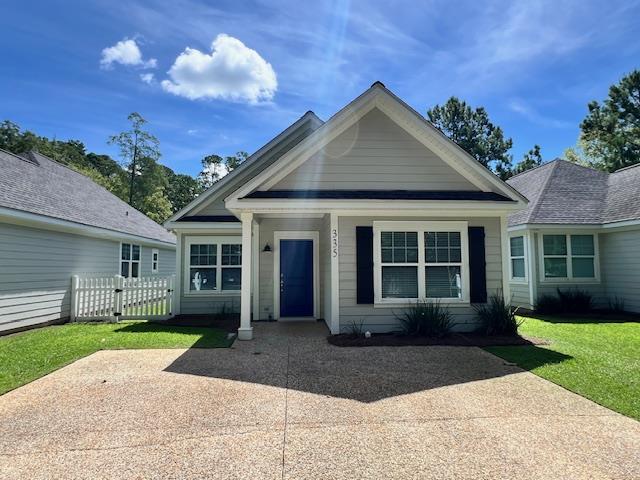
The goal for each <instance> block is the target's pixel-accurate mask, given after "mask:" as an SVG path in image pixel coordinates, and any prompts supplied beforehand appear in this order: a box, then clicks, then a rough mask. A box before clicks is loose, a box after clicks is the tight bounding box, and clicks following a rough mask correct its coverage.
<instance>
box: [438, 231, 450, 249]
mask: <svg viewBox="0 0 640 480" xmlns="http://www.w3.org/2000/svg"><path fill="white" fill-rule="evenodd" d="M436 245H437V246H438V247H448V246H449V234H448V233H447V232H436Z"/></svg>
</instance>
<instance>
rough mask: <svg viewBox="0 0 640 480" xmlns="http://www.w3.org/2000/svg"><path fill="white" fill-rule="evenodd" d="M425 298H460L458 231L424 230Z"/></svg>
mask: <svg viewBox="0 0 640 480" xmlns="http://www.w3.org/2000/svg"><path fill="white" fill-rule="evenodd" d="M424 246H425V285H426V296H427V298H462V279H461V273H462V245H461V240H460V232H425V233H424Z"/></svg>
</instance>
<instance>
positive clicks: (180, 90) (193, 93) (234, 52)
mask: <svg viewBox="0 0 640 480" xmlns="http://www.w3.org/2000/svg"><path fill="white" fill-rule="evenodd" d="M168 74H169V77H170V80H163V81H162V88H164V90H166V91H167V92H170V93H173V94H174V95H179V96H182V97H186V98H188V99H191V100H195V99H199V98H214V99H224V100H233V101H245V102H248V103H252V104H255V103H259V102H261V101H268V100H271V99H272V98H273V96H274V95H275V93H276V90H277V89H278V81H277V79H276V72H275V71H274V70H273V67H272V66H271V65H270V64H269V63H268V62H267V61H265V60H264V59H263V58H262V57H261V56H260V54H259V53H258V52H256V51H255V50H252V49H250V48H248V47H247V46H245V44H244V43H242V42H241V41H240V40H238V39H237V38H234V37H230V36H229V35H226V34H224V33H221V34H220V35H218V36H217V37H216V39H215V40H214V41H213V43H212V44H211V53H210V54H208V53H203V52H201V51H200V50H197V49H194V48H189V47H187V48H186V49H185V50H184V52H182V53H181V54H180V55H179V56H178V58H176V61H175V62H174V64H173V65H172V66H171V69H170V70H169V72H168Z"/></svg>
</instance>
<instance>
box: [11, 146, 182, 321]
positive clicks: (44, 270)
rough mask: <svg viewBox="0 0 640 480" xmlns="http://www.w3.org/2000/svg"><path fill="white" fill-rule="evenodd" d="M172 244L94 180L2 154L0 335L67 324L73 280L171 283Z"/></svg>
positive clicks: (36, 159) (32, 157) (37, 159)
mask: <svg viewBox="0 0 640 480" xmlns="http://www.w3.org/2000/svg"><path fill="white" fill-rule="evenodd" d="M175 258H176V254H175V237H174V236H173V235H172V234H170V233H169V232H167V231H166V230H165V229H164V228H163V227H161V226H160V225H158V224H156V223H155V222H153V221H152V220H151V219H149V218H147V217H146V216H144V215H143V214H141V213H140V212H138V211H136V210H134V209H133V208H131V207H130V206H129V205H127V204H126V203H125V202H123V201H121V200H120V199H118V198H117V197H115V196H114V195H112V194H111V193H109V192H108V191H106V190H105V189H103V188H102V187H100V186H98V185H96V184H95V183H93V182H92V181H91V180H90V179H89V178H87V177H85V176H83V175H81V174H79V173H77V172H75V171H73V170H70V169H69V168H67V167H65V166H63V165H60V164H58V163H57V162H55V161H54V160H51V159H49V158H47V157H44V156H42V155H39V154H37V153H30V154H25V155H23V156H18V155H14V154H11V153H9V152H4V151H0V332H4V333H6V332H9V331H13V330H19V329H23V328H27V327H30V326H33V325H40V324H44V323H51V322H59V321H65V320H67V319H69V318H70V316H71V308H70V307H71V296H72V292H71V282H72V276H74V275H79V276H91V277H107V276H115V275H122V276H124V277H149V276H154V275H172V274H174V273H175V264H176V260H175Z"/></svg>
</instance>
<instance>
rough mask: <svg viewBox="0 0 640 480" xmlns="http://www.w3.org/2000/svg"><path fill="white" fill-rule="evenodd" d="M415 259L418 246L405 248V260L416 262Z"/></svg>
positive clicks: (416, 259)
mask: <svg viewBox="0 0 640 480" xmlns="http://www.w3.org/2000/svg"><path fill="white" fill-rule="evenodd" d="M417 261H418V247H416V248H407V262H409V263H412V262H413V263H417Z"/></svg>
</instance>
